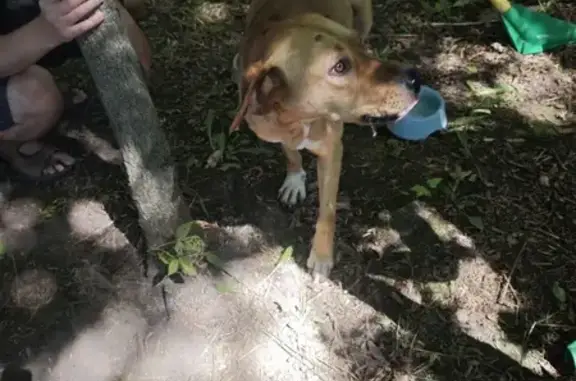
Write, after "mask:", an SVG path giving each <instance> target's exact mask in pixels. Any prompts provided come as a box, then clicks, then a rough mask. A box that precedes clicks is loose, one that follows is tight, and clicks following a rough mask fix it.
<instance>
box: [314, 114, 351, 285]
mask: <svg viewBox="0 0 576 381" xmlns="http://www.w3.org/2000/svg"><path fill="white" fill-rule="evenodd" d="M343 130H344V125H343V124H342V123H331V124H330V125H329V126H327V128H326V131H327V136H326V140H325V141H324V147H323V148H324V149H322V150H319V151H318V152H316V154H317V155H318V192H319V197H318V200H319V204H320V205H319V212H318V219H317V221H316V232H315V233H314V238H313V240H312V250H311V251H310V255H309V257H308V262H307V266H308V268H309V269H310V270H311V271H312V272H313V273H315V274H320V275H323V276H326V277H328V275H329V274H330V270H331V269H332V266H333V265H334V233H335V230H336V208H337V201H338V188H339V183H340V171H341V168H342V153H343V147H342V132H343Z"/></svg>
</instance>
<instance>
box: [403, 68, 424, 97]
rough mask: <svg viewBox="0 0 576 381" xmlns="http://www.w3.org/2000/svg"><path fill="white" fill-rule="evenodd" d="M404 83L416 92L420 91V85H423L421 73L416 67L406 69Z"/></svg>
mask: <svg viewBox="0 0 576 381" xmlns="http://www.w3.org/2000/svg"><path fill="white" fill-rule="evenodd" d="M403 82H404V85H405V86H406V87H407V88H408V89H409V90H411V91H413V92H414V94H416V95H418V94H419V93H420V87H422V79H421V78H420V74H419V73H418V71H417V70H416V69H412V68H411V69H406V70H404V78H403Z"/></svg>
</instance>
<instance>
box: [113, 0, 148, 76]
mask: <svg viewBox="0 0 576 381" xmlns="http://www.w3.org/2000/svg"><path fill="white" fill-rule="evenodd" d="M142 4H143V1H142V0H130V5H131V7H134V8H138V7H141V6H142ZM126 6H128V2H126ZM129 9H130V8H129ZM120 17H121V20H122V23H123V24H124V25H125V26H126V32H127V33H128V38H129V39H130V42H131V43H132V47H133V48H134V50H135V51H136V54H137V55H138V58H139V60H140V64H141V65H142V67H143V69H144V71H145V74H146V76H148V75H149V74H150V67H151V65H152V54H151V51H150V45H149V43H148V39H147V38H146V35H145V34H144V32H143V31H142V29H140V27H139V26H138V24H137V23H136V21H135V20H134V18H133V17H132V15H131V13H130V11H129V10H127V9H126V8H124V6H122V5H121V6H120Z"/></svg>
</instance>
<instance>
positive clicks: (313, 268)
mask: <svg viewBox="0 0 576 381" xmlns="http://www.w3.org/2000/svg"><path fill="white" fill-rule="evenodd" d="M306 266H307V267H308V270H309V271H310V272H311V273H312V276H313V277H314V278H315V279H318V277H319V276H323V277H325V278H328V276H329V275H330V271H332V267H334V259H333V258H332V256H329V255H318V254H317V253H316V251H315V250H314V249H312V251H311V252H310V255H309V256H308V260H307V261H306Z"/></svg>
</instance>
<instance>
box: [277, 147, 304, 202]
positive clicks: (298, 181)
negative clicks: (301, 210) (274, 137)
mask: <svg viewBox="0 0 576 381" xmlns="http://www.w3.org/2000/svg"><path fill="white" fill-rule="evenodd" d="M282 150H283V151H284V154H285V155H286V161H287V163H286V164H287V165H286V178H285V179H284V183H283V184H282V186H281V187H280V190H279V192H278V195H279V197H280V200H281V201H282V202H283V203H284V204H286V205H289V206H294V205H296V204H297V203H298V202H299V201H303V200H304V199H305V198H306V172H305V171H304V168H302V155H300V152H298V151H297V150H295V149H291V148H289V147H287V146H285V145H284V144H282Z"/></svg>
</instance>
